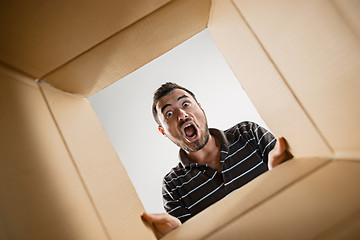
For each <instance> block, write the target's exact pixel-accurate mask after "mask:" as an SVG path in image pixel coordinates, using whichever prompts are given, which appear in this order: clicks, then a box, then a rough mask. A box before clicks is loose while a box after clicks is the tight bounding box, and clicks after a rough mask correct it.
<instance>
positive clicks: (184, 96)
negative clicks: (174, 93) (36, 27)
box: [177, 95, 188, 101]
mask: <svg viewBox="0 0 360 240" xmlns="http://www.w3.org/2000/svg"><path fill="white" fill-rule="evenodd" d="M183 98H188V96H186V95H182V96H180V97H178V99H177V101H180V100H181V99H183Z"/></svg>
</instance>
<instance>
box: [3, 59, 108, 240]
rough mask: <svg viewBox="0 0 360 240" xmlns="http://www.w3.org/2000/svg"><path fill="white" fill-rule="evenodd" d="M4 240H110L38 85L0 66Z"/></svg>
mask: <svg viewBox="0 0 360 240" xmlns="http://www.w3.org/2000/svg"><path fill="white" fill-rule="evenodd" d="M0 115H1V117H0V132H1V139H0V212H1V214H0V226H1V231H2V233H1V234H0V236H5V238H2V239H108V237H107V235H106V233H105V231H104V228H103V227H102V224H101V221H100V219H99V218H98V216H97V214H96V211H95V209H94V207H93V205H92V203H91V201H90V199H89V196H88V194H87V192H86V191H85V190H84V186H83V184H82V181H81V178H80V176H79V175H78V173H77V171H76V170H75V168H74V165H73V162H72V160H71V158H70V156H69V153H68V151H67V149H66V148H65V146H64V142H63V140H62V138H61V136H60V134H59V131H58V129H57V127H56V125H55V123H54V121H53V119H52V116H51V114H50V113H49V111H48V108H47V105H46V103H45V101H44V98H43V96H42V94H41V92H40V89H39V88H38V86H37V83H36V82H35V81H34V80H32V79H30V78H28V77H26V76H23V75H20V74H18V73H15V72H12V71H11V70H10V69H7V68H5V67H3V66H0Z"/></svg>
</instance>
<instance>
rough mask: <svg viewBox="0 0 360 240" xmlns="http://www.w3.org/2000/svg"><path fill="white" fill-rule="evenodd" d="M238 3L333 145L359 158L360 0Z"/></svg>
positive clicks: (311, 116)
mask: <svg viewBox="0 0 360 240" xmlns="http://www.w3.org/2000/svg"><path fill="white" fill-rule="evenodd" d="M357 2H358V1H357ZM234 3H235V5H236V6H237V8H238V10H239V12H241V14H242V15H243V17H244V19H245V20H246V22H247V23H248V25H249V28H250V29H252V31H253V33H254V35H255V36H256V37H257V38H258V39H259V41H260V42H261V44H262V45H263V46H264V49H265V50H266V52H267V53H268V55H269V57H270V58H271V60H272V61H273V62H274V65H276V67H277V68H278V71H279V72H280V73H281V74H282V75H283V79H284V80H285V81H286V82H287V84H288V86H289V89H291V91H292V92H293V93H294V96H296V98H297V99H298V101H299V103H300V104H301V105H302V106H303V109H304V112H305V113H307V116H308V117H309V119H311V121H312V122H313V125H314V126H315V127H316V129H317V130H318V132H319V133H320V134H321V135H322V136H323V138H324V141H325V142H327V143H328V146H329V147H330V148H331V149H332V150H333V152H335V153H336V152H342V153H344V152H347V153H348V155H353V156H354V157H356V156H359V152H360V141H359V140H358V136H359V135H360V125H359V122H360V107H359V103H360V94H359V92H360V41H359V36H358V34H357V33H358V30H359V29H358V26H360V22H359V21H360V18H359V17H355V16H354V12H357V13H360V4H359V3H357V4H356V3H355V1H351V0H347V1H341V4H334V3H333V1H330V0H323V1H312V0H305V1H304V0H296V1H282V0H270V1H248V0H234ZM338 3H339V2H338ZM350 9H352V10H350ZM357 16H359V14H357ZM291 123H292V122H288V124H291ZM303 130H305V129H302V130H300V131H303ZM297 131H299V129H297ZM300 131H299V132H300ZM305 131H306V130H305ZM305 139H306V140H305ZM304 140H305V141H308V140H309V137H307V138H302V141H304Z"/></svg>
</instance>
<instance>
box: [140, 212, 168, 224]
mask: <svg viewBox="0 0 360 240" xmlns="http://www.w3.org/2000/svg"><path fill="white" fill-rule="evenodd" d="M142 217H143V219H144V220H146V221H148V222H150V223H154V222H157V223H162V222H166V218H165V217H164V214H162V213H153V214H148V213H146V212H144V213H143V214H142Z"/></svg>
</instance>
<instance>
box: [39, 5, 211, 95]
mask: <svg viewBox="0 0 360 240" xmlns="http://www.w3.org/2000/svg"><path fill="white" fill-rule="evenodd" d="M210 5H211V1H210V0H197V1H193V0H174V1H172V2H170V3H169V4H167V5H165V6H164V7H162V8H160V9H158V10H157V11H156V12H153V13H152V14H150V15H148V16H147V17H145V18H143V19H141V20H140V21H138V22H136V23H135V24H133V25H132V26H130V27H128V28H126V29H124V30H123V31H121V32H119V33H117V34H116V35H114V36H112V37H111V38H109V39H107V40H106V41H104V42H102V43H101V44H99V45H97V46H96V47H95V48H93V49H91V51H88V52H85V53H84V54H82V55H81V56H79V57H78V58H76V59H74V60H73V61H71V62H69V63H68V64H66V65H64V66H62V67H61V68H59V69H57V70H56V71H54V72H52V73H51V74H49V75H47V76H46V77H45V78H44V79H42V80H44V81H46V82H48V83H50V84H52V85H53V86H55V87H57V88H59V89H62V90H64V91H67V92H71V93H76V94H80V95H82V96H85V97H88V96H90V95H92V94H94V93H96V92H98V91H100V90H101V89H103V88H105V87H107V86H109V85H110V84H112V83H114V82H116V81H118V80H119V79H121V78H122V77H124V76H126V75H128V74H129V73H131V72H133V71H135V70H136V69H138V68H140V67H142V66H143V65H144V64H146V63H148V62H150V61H152V60H153V59H155V58H157V57H159V56H160V55H161V54H163V53H165V52H167V51H169V50H170V49H172V48H174V47H175V46H177V45H178V44H180V43H182V42H183V41H185V40H186V39H188V38H190V37H191V36H193V35H195V34H196V33H198V32H200V31H201V30H203V29H204V28H206V26H207V22H208V16H209V10H210Z"/></svg>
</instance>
